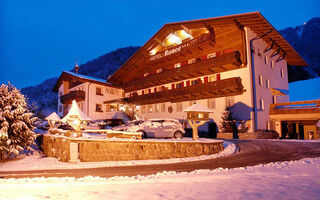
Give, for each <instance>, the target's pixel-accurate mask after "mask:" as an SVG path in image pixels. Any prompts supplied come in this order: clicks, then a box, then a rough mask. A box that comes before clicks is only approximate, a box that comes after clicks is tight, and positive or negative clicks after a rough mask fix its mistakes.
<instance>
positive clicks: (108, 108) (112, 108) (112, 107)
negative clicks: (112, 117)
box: [106, 104, 118, 112]
mask: <svg viewBox="0 0 320 200" xmlns="http://www.w3.org/2000/svg"><path fill="white" fill-rule="evenodd" d="M117 110H118V109H117V106H116V105H110V104H109V105H106V112H113V111H117Z"/></svg>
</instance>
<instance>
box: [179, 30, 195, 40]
mask: <svg viewBox="0 0 320 200" xmlns="http://www.w3.org/2000/svg"><path fill="white" fill-rule="evenodd" d="M178 34H179V36H180V37H181V38H182V39H183V40H184V39H186V38H190V39H192V38H193V37H192V35H190V34H189V33H187V32H186V31H185V30H181V31H179V32H178Z"/></svg>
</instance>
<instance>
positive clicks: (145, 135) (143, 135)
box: [138, 130, 147, 139]
mask: <svg viewBox="0 0 320 200" xmlns="http://www.w3.org/2000/svg"><path fill="white" fill-rule="evenodd" d="M138 132H142V139H144V138H147V134H146V133H145V132H144V131H143V130H139V131H138Z"/></svg>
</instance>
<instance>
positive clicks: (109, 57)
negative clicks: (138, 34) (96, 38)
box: [21, 47, 139, 116]
mask: <svg viewBox="0 0 320 200" xmlns="http://www.w3.org/2000/svg"><path fill="white" fill-rule="evenodd" d="M138 49H139V47H125V48H120V49H117V50H115V51H112V52H110V53H107V54H105V55H103V56H100V57H98V58H96V59H94V60H92V61H89V62H87V63H85V64H83V65H80V66H79V73H80V74H84V75H89V76H92V77H96V78H102V79H107V77H108V76H109V75H112V74H113V73H114V72H115V71H116V70H117V69H118V68H119V67H120V66H121V65H122V64H123V63H124V62H125V61H126V60H128V58H129V57H130V56H132V55H133V54H134V53H135V52H136V51H137V50H138ZM70 71H74V69H72V70H70ZM60 73H61V72H57V75H60ZM57 80H58V78H50V79H47V80H45V81H44V82H43V83H40V84H38V85H36V86H31V87H26V88H22V89H21V93H22V94H24V95H25V96H27V98H28V99H29V103H33V102H35V103H36V104H37V106H39V110H41V112H42V113H43V115H44V116H47V115H48V114H50V113H51V112H54V111H56V110H57V100H58V99H57V93H56V92H53V91H52V89H53V87H54V85H55V83H56V82H57Z"/></svg>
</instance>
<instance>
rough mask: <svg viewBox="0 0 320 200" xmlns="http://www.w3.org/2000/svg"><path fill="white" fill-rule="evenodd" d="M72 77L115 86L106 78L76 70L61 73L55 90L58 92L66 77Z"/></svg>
mask: <svg viewBox="0 0 320 200" xmlns="http://www.w3.org/2000/svg"><path fill="white" fill-rule="evenodd" d="M70 78H72V79H77V80H79V81H83V82H90V83H96V84H100V85H104V86H110V87H115V86H113V85H112V84H111V83H108V82H107V81H106V80H104V79H100V78H95V77H91V76H86V75H83V74H76V73H74V72H69V71H63V72H62V73H61V75H60V77H59V79H58V80H57V82H56V84H55V86H54V88H53V91H54V92H57V91H58V90H59V87H60V85H61V84H62V81H63V80H65V79H70ZM115 88H118V87H115Z"/></svg>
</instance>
